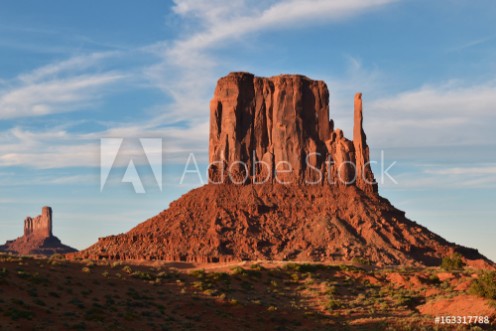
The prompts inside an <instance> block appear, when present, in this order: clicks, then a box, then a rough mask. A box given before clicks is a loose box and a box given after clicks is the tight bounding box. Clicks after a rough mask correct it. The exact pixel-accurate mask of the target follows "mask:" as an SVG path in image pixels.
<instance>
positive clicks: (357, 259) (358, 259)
mask: <svg viewBox="0 0 496 331" xmlns="http://www.w3.org/2000/svg"><path fill="white" fill-rule="evenodd" d="M351 263H353V264H358V265H372V264H373V263H372V261H370V260H369V259H366V258H364V257H359V256H355V257H354V258H353V259H352V260H351Z"/></svg>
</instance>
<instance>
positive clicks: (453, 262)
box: [441, 253, 465, 271]
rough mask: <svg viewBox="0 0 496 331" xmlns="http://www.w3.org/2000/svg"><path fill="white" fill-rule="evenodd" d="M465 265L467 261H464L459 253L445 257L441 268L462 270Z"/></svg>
mask: <svg viewBox="0 0 496 331" xmlns="http://www.w3.org/2000/svg"><path fill="white" fill-rule="evenodd" d="M464 265H465V263H463V260H462V256H461V255H460V254H458V253H454V254H453V255H451V256H445V257H443V260H442V262H441V268H442V269H444V270H446V271H452V270H460V269H463V266H464Z"/></svg>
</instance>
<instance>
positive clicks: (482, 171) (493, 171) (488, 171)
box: [425, 166, 496, 175]
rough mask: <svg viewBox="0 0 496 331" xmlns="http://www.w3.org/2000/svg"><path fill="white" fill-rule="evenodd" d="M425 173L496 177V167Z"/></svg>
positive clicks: (448, 169) (427, 171) (464, 168)
mask: <svg viewBox="0 0 496 331" xmlns="http://www.w3.org/2000/svg"><path fill="white" fill-rule="evenodd" d="M425 173H427V174H433V175H496V166H484V167H452V168H442V169H428V170H425Z"/></svg>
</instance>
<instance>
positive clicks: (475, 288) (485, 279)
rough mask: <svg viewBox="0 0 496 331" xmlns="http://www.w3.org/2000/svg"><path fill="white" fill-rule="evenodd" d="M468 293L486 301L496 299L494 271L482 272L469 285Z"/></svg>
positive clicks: (495, 276) (495, 274)
mask: <svg viewBox="0 0 496 331" xmlns="http://www.w3.org/2000/svg"><path fill="white" fill-rule="evenodd" d="M470 293H472V294H475V295H478V296H481V297H483V298H487V299H496V271H482V272H481V273H479V277H478V278H477V279H475V280H474V281H473V282H472V284H471V285H470Z"/></svg>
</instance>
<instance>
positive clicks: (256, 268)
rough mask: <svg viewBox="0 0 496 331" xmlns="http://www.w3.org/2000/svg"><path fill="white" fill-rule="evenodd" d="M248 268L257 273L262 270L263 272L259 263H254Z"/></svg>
mask: <svg viewBox="0 0 496 331" xmlns="http://www.w3.org/2000/svg"><path fill="white" fill-rule="evenodd" d="M250 268H251V269H252V270H258V271H262V270H265V268H264V267H263V266H262V265H261V264H260V263H255V264H252V265H251V266H250Z"/></svg>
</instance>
